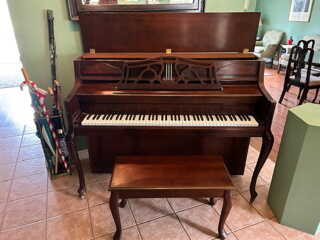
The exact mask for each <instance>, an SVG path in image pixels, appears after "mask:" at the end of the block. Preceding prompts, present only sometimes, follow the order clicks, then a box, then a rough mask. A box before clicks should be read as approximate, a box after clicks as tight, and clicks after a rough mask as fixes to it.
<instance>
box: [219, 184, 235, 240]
mask: <svg viewBox="0 0 320 240" xmlns="http://www.w3.org/2000/svg"><path fill="white" fill-rule="evenodd" d="M231 207H232V202H231V192H230V190H225V191H224V194H223V207H222V211H221V215H220V221H219V227H218V232H219V238H220V239H225V238H226V234H225V232H224V229H223V227H224V224H225V222H226V219H227V217H228V215H229V213H230V210H231Z"/></svg>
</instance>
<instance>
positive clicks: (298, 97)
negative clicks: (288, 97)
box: [297, 87, 303, 99]
mask: <svg viewBox="0 0 320 240" xmlns="http://www.w3.org/2000/svg"><path fill="white" fill-rule="evenodd" d="M302 90H303V88H302V87H299V94H298V96H297V99H300V97H301V93H302Z"/></svg>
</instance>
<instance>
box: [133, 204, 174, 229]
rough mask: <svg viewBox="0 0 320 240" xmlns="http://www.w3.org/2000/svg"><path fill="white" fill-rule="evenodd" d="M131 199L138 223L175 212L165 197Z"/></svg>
mask: <svg viewBox="0 0 320 240" xmlns="http://www.w3.org/2000/svg"><path fill="white" fill-rule="evenodd" d="M129 201H130V206H131V209H132V212H133V214H134V216H135V219H136V221H137V223H138V224H139V223H143V222H147V221H150V220H153V219H156V218H159V217H163V216H166V215H169V214H172V213H173V210H172V209H171V207H170V205H169V203H168V201H167V200H166V199H165V198H138V199H130V200H129Z"/></svg>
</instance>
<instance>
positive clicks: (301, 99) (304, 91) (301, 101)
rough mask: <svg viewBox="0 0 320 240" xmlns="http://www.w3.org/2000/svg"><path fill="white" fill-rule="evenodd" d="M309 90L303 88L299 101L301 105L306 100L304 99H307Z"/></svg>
mask: <svg viewBox="0 0 320 240" xmlns="http://www.w3.org/2000/svg"><path fill="white" fill-rule="evenodd" d="M308 92H309V89H308V88H304V89H303V92H302V96H301V98H300V101H299V105H301V104H302V103H303V102H304V100H306V99H307V96H308Z"/></svg>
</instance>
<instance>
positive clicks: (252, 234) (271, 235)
mask: <svg viewBox="0 0 320 240" xmlns="http://www.w3.org/2000/svg"><path fill="white" fill-rule="evenodd" d="M234 234H235V235H236V237H237V238H238V239H239V240H285V238H283V237H282V236H281V234H280V233H278V232H277V231H276V230H274V229H273V227H272V226H271V225H270V224H268V223H267V222H262V223H258V224H256V225H253V226H250V227H247V228H244V229H242V230H240V231H237V232H235V233H234Z"/></svg>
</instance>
